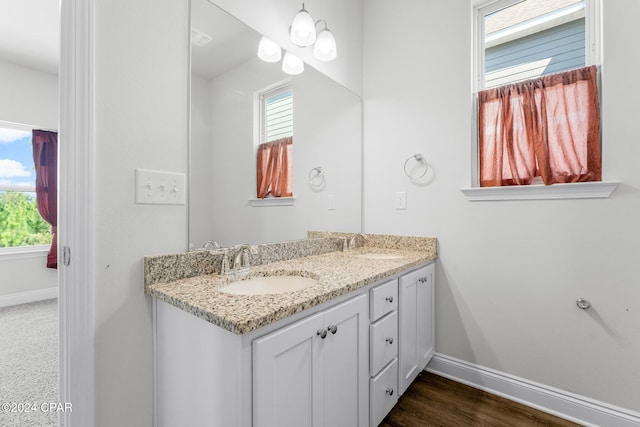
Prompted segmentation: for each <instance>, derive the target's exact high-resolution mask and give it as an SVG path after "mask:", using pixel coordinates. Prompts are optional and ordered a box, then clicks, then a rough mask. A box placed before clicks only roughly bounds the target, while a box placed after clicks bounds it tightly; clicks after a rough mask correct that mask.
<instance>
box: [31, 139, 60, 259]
mask: <svg viewBox="0 0 640 427" xmlns="http://www.w3.org/2000/svg"><path fill="white" fill-rule="evenodd" d="M32 145H33V162H34V165H35V169H36V202H37V204H38V212H39V213H40V216H41V217H42V218H43V219H44V220H45V221H47V222H48V223H49V225H51V234H52V241H51V249H50V250H49V254H48V255H47V267H48V268H58V133H57V132H51V131H46V130H35V129H34V130H33V138H32Z"/></svg>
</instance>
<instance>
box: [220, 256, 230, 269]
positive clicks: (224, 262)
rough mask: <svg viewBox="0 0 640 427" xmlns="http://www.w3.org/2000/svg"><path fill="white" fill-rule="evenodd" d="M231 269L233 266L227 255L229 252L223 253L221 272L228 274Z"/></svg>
mask: <svg viewBox="0 0 640 427" xmlns="http://www.w3.org/2000/svg"><path fill="white" fill-rule="evenodd" d="M229 270H231V267H230V266H229V255H227V253H226V252H225V253H224V255H222V265H221V266H220V274H227V273H229Z"/></svg>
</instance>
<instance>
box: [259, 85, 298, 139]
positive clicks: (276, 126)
mask: <svg viewBox="0 0 640 427" xmlns="http://www.w3.org/2000/svg"><path fill="white" fill-rule="evenodd" d="M262 111H263V114H262V117H263V123H264V125H263V127H262V128H263V130H264V135H263V138H262V141H261V142H270V141H275V140H276V139H280V138H286V137H288V136H293V89H291V85H286V86H283V87H280V88H277V89H275V90H272V91H269V92H266V93H264V94H262Z"/></svg>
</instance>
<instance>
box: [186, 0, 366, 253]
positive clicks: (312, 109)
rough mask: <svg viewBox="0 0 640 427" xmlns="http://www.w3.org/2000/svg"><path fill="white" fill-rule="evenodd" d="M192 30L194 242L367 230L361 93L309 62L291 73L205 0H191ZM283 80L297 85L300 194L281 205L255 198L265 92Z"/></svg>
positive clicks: (295, 165)
mask: <svg viewBox="0 0 640 427" xmlns="http://www.w3.org/2000/svg"><path fill="white" fill-rule="evenodd" d="M191 29H192V43H191V101H190V103H191V105H190V115H191V131H190V133H191V135H190V170H189V174H190V192H189V247H190V249H196V248H199V247H201V246H202V245H203V243H204V242H206V241H209V240H214V241H216V242H219V243H220V244H222V245H223V246H232V245H235V244H239V243H251V244H255V243H266V242H274V241H283V240H295V239H302V238H305V237H306V233H307V231H308V230H332V231H347V232H357V231H360V230H361V228H362V223H361V221H362V211H361V209H362V208H361V206H362V203H361V193H362V173H361V172H362V126H361V122H362V102H361V99H360V97H359V96H358V95H356V94H355V93H353V92H351V91H349V90H348V89H346V88H345V87H343V86H341V85H340V84H338V83H336V82H335V81H334V80H332V79H330V78H329V77H327V76H326V75H324V74H322V73H320V72H319V71H317V70H315V69H313V68H312V67H310V66H308V65H305V69H304V72H302V73H301V74H298V75H294V76H291V75H287V74H285V73H284V72H283V71H282V69H281V63H280V62H277V63H267V62H264V61H262V60H261V59H259V58H258V57H257V48H258V43H259V41H260V38H261V35H260V34H258V33H257V32H255V31H254V30H253V29H252V28H250V27H249V26H247V25H246V24H244V23H243V22H241V21H240V20H238V19H237V18H235V17H234V16H231V15H230V14H228V13H227V12H225V11H224V10H222V9H221V8H219V7H218V6H216V5H215V4H214V3H212V2H210V1H208V0H192V4H191ZM281 82H289V83H290V85H291V88H292V92H293V164H292V171H293V183H292V185H293V200H289V201H288V203H287V204H284V205H283V204H278V202H281V200H275V199H264V200H257V201H256V151H257V144H258V143H259V140H258V138H257V135H258V133H259V128H260V126H259V116H260V114H259V108H257V103H258V102H259V96H258V94H259V93H260V92H261V91H263V90H265V89H266V88H269V87H273V85H274V84H278V83H281ZM320 168H321V169H320ZM320 171H321V172H320ZM265 200H266V201H265ZM270 202H273V203H270Z"/></svg>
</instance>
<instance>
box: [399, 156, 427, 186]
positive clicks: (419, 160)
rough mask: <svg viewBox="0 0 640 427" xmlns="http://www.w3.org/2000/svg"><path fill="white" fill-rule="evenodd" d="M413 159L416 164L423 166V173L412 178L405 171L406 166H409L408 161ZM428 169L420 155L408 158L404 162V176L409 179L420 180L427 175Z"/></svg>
mask: <svg viewBox="0 0 640 427" xmlns="http://www.w3.org/2000/svg"><path fill="white" fill-rule="evenodd" d="M411 159H413V160H415V161H416V162H418V163H422V164H423V166H424V171H423V172H422V173H421V174H420V175H418V176H413V175H411V174H410V173H409V172H408V171H407V165H408V164H409V161H410V160H411ZM428 169H429V164H428V163H427V161H426V160H425V158H424V156H423V155H422V154H420V153H416V154H414V155H412V156H409V158H408V159H407V160H405V162H404V174H405V175H407V176H408V177H409V179H413V180H415V179H420V178H422V177H423V176H425V175H426V174H427V170H428Z"/></svg>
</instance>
